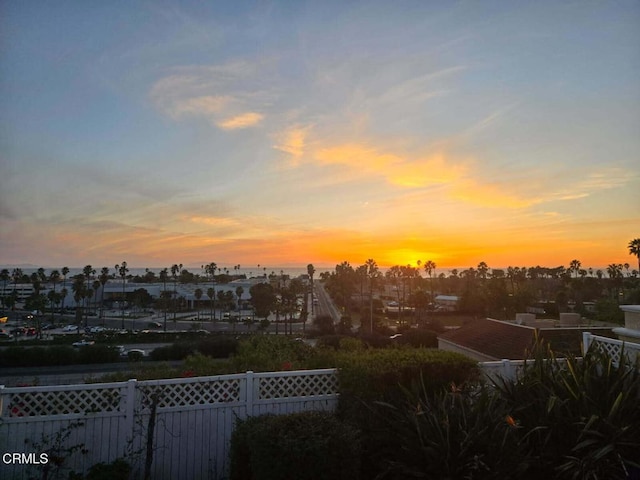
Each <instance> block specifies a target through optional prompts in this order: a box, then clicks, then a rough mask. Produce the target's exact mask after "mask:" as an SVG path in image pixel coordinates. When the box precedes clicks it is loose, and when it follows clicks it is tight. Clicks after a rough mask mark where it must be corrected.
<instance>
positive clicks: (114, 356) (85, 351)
mask: <svg viewBox="0 0 640 480" xmlns="http://www.w3.org/2000/svg"><path fill="white" fill-rule="evenodd" d="M119 360H120V355H119V354H118V351H117V350H116V349H115V348H112V347H109V346H107V345H91V346H86V347H81V348H80V349H79V350H78V363H81V364H90V363H113V362H117V361H119Z"/></svg>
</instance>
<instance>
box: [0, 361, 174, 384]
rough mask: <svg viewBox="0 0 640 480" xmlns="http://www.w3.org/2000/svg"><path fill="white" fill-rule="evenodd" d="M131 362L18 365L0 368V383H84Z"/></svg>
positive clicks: (124, 366) (147, 363)
mask: <svg viewBox="0 0 640 480" xmlns="http://www.w3.org/2000/svg"><path fill="white" fill-rule="evenodd" d="M182 363H183V362H182V361H172V362H147V361H145V362H142V363H139V364H136V365H140V366H142V365H144V366H145V367H146V366H153V365H167V364H168V365H169V366H172V367H174V366H179V365H182ZM131 367H132V364H131V363H129V362H122V363H101V364H96V365H63V366H56V367H20V368H10V369H9V368H0V385H4V386H6V387H15V386H25V385H72V384H79V383H86V380H87V379H89V378H96V377H101V376H102V375H106V374H108V373H116V372H126V371H128V370H131Z"/></svg>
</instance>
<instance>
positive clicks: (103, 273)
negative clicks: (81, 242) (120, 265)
mask: <svg viewBox="0 0 640 480" xmlns="http://www.w3.org/2000/svg"><path fill="white" fill-rule="evenodd" d="M98 280H100V285H102V290H101V292H100V318H102V319H103V320H102V325H103V326H104V286H105V285H106V284H107V282H108V281H109V267H102V270H100V276H99V277H98Z"/></svg>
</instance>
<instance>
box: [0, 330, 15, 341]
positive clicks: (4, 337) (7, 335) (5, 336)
mask: <svg viewBox="0 0 640 480" xmlns="http://www.w3.org/2000/svg"><path fill="white" fill-rule="evenodd" d="M12 339H13V335H11V334H10V333H9V332H0V340H12Z"/></svg>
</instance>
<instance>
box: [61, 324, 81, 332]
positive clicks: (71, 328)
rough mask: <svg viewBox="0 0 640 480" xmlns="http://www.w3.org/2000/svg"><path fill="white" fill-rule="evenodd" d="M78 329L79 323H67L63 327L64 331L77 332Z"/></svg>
mask: <svg viewBox="0 0 640 480" xmlns="http://www.w3.org/2000/svg"><path fill="white" fill-rule="evenodd" d="M77 330H78V326H77V325H67V326H66V327H64V328H63V329H62V331H63V332H75V331H77Z"/></svg>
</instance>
